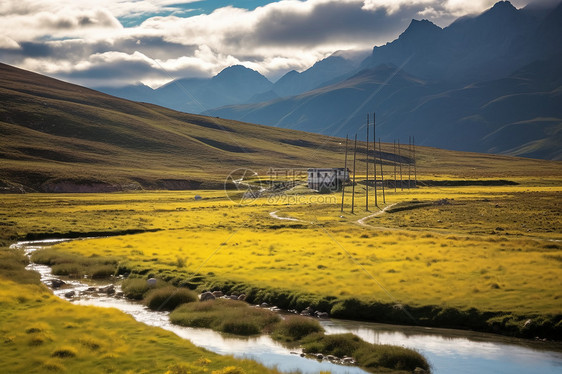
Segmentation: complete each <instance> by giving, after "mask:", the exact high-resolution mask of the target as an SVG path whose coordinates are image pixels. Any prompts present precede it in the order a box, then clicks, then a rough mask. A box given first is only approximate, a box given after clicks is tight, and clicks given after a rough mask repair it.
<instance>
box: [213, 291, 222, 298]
mask: <svg viewBox="0 0 562 374" xmlns="http://www.w3.org/2000/svg"><path fill="white" fill-rule="evenodd" d="M212 294H213V296H214V297H223V296H224V294H223V293H222V291H213V292H212Z"/></svg>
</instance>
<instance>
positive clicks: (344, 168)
mask: <svg viewBox="0 0 562 374" xmlns="http://www.w3.org/2000/svg"><path fill="white" fill-rule="evenodd" d="M347 139H348V137H347V134H345V162H344V164H343V165H344V166H343V181H342V184H341V212H342V213H343V200H344V197H345V182H346V178H345V173H347ZM313 177H314V176H313Z"/></svg>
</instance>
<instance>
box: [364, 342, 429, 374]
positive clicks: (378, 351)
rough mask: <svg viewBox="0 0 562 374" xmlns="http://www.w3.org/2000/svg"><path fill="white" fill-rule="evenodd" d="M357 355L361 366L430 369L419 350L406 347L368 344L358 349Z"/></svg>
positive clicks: (410, 369)
mask: <svg viewBox="0 0 562 374" xmlns="http://www.w3.org/2000/svg"><path fill="white" fill-rule="evenodd" d="M355 357H356V359H357V362H359V363H360V365H361V366H364V367H367V368H378V367H385V368H389V369H395V370H408V371H413V370H414V369H415V368H416V367H420V368H422V369H425V370H429V364H428V363H427V361H426V360H425V358H424V357H423V356H422V355H421V354H420V353H419V352H417V351H414V350H412V349H408V348H404V347H398V346H392V345H372V344H367V345H364V346H362V347H361V348H360V349H359V350H357V352H356V353H355Z"/></svg>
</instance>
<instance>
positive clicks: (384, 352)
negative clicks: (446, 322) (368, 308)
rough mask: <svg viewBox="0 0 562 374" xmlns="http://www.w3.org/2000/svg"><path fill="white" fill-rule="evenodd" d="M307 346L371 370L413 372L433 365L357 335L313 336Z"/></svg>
mask: <svg viewBox="0 0 562 374" xmlns="http://www.w3.org/2000/svg"><path fill="white" fill-rule="evenodd" d="M303 346H304V350H305V352H308V353H323V354H325V355H330V354H331V355H334V356H338V357H342V356H350V357H354V358H355V360H356V361H357V363H358V364H359V365H360V366H362V367H367V368H387V369H393V370H407V371H413V370H414V369H415V368H416V367H420V368H423V369H425V370H429V364H428V363H427V361H426V360H425V358H424V357H423V356H422V355H421V354H420V353H418V352H417V351H414V350H412V349H408V348H404V347H396V346H391V345H378V344H369V343H367V342H365V341H363V340H361V339H360V338H359V337H358V336H355V335H353V334H335V335H324V334H320V333H316V334H311V335H309V336H308V337H307V338H305V339H304V344H303Z"/></svg>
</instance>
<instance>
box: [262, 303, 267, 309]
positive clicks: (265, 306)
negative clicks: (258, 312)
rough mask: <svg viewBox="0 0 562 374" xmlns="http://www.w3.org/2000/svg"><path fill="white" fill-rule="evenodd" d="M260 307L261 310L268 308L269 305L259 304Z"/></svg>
mask: <svg viewBox="0 0 562 374" xmlns="http://www.w3.org/2000/svg"><path fill="white" fill-rule="evenodd" d="M260 307H262V308H269V304H267V303H261V305H260Z"/></svg>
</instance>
